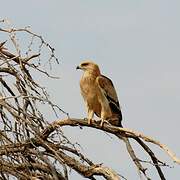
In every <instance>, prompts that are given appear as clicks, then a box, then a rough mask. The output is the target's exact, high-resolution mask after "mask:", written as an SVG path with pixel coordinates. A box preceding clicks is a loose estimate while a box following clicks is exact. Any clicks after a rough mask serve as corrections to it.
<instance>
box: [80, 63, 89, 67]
mask: <svg viewBox="0 0 180 180" xmlns="http://www.w3.org/2000/svg"><path fill="white" fill-rule="evenodd" d="M88 64H89V63H83V64H81V66H87V65H88Z"/></svg>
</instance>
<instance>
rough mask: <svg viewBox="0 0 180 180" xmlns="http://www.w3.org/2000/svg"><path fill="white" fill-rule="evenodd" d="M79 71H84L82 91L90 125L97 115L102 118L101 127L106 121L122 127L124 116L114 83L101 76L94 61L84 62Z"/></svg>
mask: <svg viewBox="0 0 180 180" xmlns="http://www.w3.org/2000/svg"><path fill="white" fill-rule="evenodd" d="M77 69H81V70H83V71H84V73H83V75H82V78H81V80H80V89H81V94H82V96H83V98H84V101H85V103H86V107H87V112H88V123H89V124H90V123H91V120H92V118H93V116H94V113H95V114H96V115H97V116H98V117H100V118H101V120H102V122H101V125H102V124H103V121H104V120H106V121H108V122H110V123H111V124H113V125H116V126H121V120H122V114H121V110H120V106H119V101H118V97H117V94H116V91H115V88H114V86H113V83H112V81H111V80H110V79H109V78H107V77H106V76H103V75H101V73H100V69H99V67H98V65H97V64H95V63H94V62H92V61H84V62H82V63H81V64H80V65H79V66H77Z"/></svg>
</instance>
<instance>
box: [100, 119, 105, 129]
mask: <svg viewBox="0 0 180 180" xmlns="http://www.w3.org/2000/svg"><path fill="white" fill-rule="evenodd" d="M103 124H104V119H101V123H100V126H101V128H102V127H103Z"/></svg>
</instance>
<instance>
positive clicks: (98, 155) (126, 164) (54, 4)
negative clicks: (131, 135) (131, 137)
mask: <svg viewBox="0 0 180 180" xmlns="http://www.w3.org/2000/svg"><path fill="white" fill-rule="evenodd" d="M179 9H180V1H178V0H171V1H169V0H151V1H147V0H136V1H134V0H131V1H130V0H129V1H128V0H71V1H70V0H54V1H49V0H38V1H37V0H31V1H27V0H18V1H12V0H6V1H2V2H1V18H8V19H9V20H10V22H12V23H13V24H14V25H15V26H16V27H25V26H28V25H29V26H31V28H32V29H33V31H34V32H36V33H39V34H41V35H43V36H44V37H45V39H46V40H47V41H48V42H50V43H51V45H52V46H53V47H54V48H55V49H56V55H57V56H58V57H59V59H60V65H59V67H56V69H55V71H56V74H58V75H59V76H60V77H61V79H60V80H56V81H52V82H42V84H44V85H45V86H47V87H48V90H49V92H50V93H51V96H52V99H53V100H54V101H56V103H57V104H59V105H60V106H61V107H62V108H63V109H64V110H65V111H67V112H69V113H70V116H71V117H76V118H84V117H85V116H86V112H85V108H84V102H83V99H82V97H81V96H80V90H79V84H78V83H79V79H80V76H81V74H82V72H79V71H76V70H75V68H76V66H77V65H78V64H79V63H80V62H81V61H82V60H84V59H91V60H93V61H95V62H96V63H98V64H99V66H100V68H101V72H102V73H103V74H104V75H106V76H108V77H110V78H111V79H112V80H113V83H114V85H115V87H116V90H117V94H118V97H119V100H120V104H121V107H122V112H123V125H124V126H125V127H128V128H131V129H134V130H137V131H140V132H142V133H144V134H146V135H148V136H152V137H154V138H155V139H157V140H160V141H161V142H162V143H164V144H166V145H168V146H169V147H170V148H171V149H172V150H173V151H174V152H175V153H176V154H177V156H179V157H180V141H179V137H180V136H179V135H180V132H179V129H180V122H179V119H180V111H179V107H180V95H179V94H180V83H179V77H180V11H179ZM0 38H1V36H0ZM3 40H4V39H3ZM51 120H52V119H51ZM65 132H66V134H67V135H68V136H69V137H70V139H71V140H72V141H73V142H79V143H80V144H81V145H82V147H84V148H83V152H84V153H85V154H87V155H88V157H89V158H90V159H91V160H93V161H94V162H96V163H101V162H103V163H104V165H106V166H109V167H112V168H113V169H114V170H116V171H118V172H119V173H120V174H122V175H123V176H125V177H127V178H128V179H130V180H132V179H133V180H134V179H138V178H139V177H138V174H137V172H136V168H135V166H134V164H133V162H132V161H131V159H130V158H129V156H128V155H127V153H126V149H125V146H124V144H123V143H122V142H119V140H118V139H117V138H115V137H113V136H112V137H113V139H111V138H110V137H109V136H108V135H106V134H104V133H102V132H100V131H97V130H93V129H91V128H84V129H83V130H80V129H78V128H70V127H68V128H66V129H65ZM135 147H136V150H137V154H138V155H139V156H140V158H141V159H143V160H145V159H146V157H147V156H146V155H145V154H143V153H141V149H140V148H138V146H135ZM151 147H152V149H153V150H154V151H155V152H156V154H157V156H158V157H159V158H160V159H161V160H162V161H165V162H167V163H169V164H170V165H172V166H174V168H172V169H170V168H162V169H163V172H164V173H165V176H166V178H167V180H169V179H173V180H176V179H178V178H179V177H180V172H179V168H180V167H179V166H178V165H175V164H173V163H172V161H171V160H170V158H169V157H167V155H166V154H165V153H163V152H162V151H160V150H159V148H157V147H156V146H153V145H152V146H151ZM145 166H146V165H145ZM150 174H151V177H152V179H155V180H156V179H157V174H156V171H155V169H154V168H151V170H150ZM71 179H72V180H81V179H84V178H82V177H79V176H78V175H76V174H74V173H73V174H72V177H71Z"/></svg>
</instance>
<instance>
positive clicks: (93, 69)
mask: <svg viewBox="0 0 180 180" xmlns="http://www.w3.org/2000/svg"><path fill="white" fill-rule="evenodd" d="M76 69H81V70H83V71H84V72H89V73H92V74H97V75H99V74H100V70H99V67H98V65H97V64H96V63H94V62H93V61H83V62H82V63H81V64H80V65H79V66H77V67H76Z"/></svg>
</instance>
